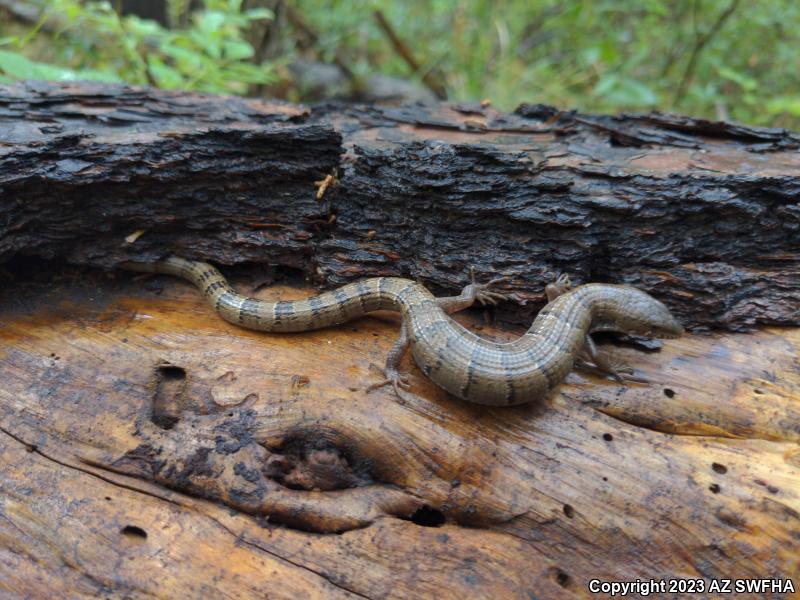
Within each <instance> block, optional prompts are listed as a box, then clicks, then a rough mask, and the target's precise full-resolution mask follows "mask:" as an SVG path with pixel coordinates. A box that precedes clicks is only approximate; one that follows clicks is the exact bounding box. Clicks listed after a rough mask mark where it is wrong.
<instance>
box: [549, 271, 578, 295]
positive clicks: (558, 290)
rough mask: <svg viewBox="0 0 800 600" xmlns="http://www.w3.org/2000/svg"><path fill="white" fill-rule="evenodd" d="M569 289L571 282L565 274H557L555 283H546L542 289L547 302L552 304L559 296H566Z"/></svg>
mask: <svg viewBox="0 0 800 600" xmlns="http://www.w3.org/2000/svg"><path fill="white" fill-rule="evenodd" d="M571 289H572V281H571V280H570V278H569V275H567V274H566V273H559V274H558V275H556V278H555V281H553V282H552V283H548V284H547V285H546V286H545V288H544V290H545V294H546V295H547V301H548V302H552V301H553V300H555V299H556V298H558V297H559V296H560V295H561V294H566V293H567V292H568V291H570V290H571Z"/></svg>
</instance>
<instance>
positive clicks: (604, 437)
mask: <svg viewBox="0 0 800 600" xmlns="http://www.w3.org/2000/svg"><path fill="white" fill-rule="evenodd" d="M603 439H604V440H605V441H607V442H611V441H613V440H614V436H613V435H611V434H610V433H604V434H603Z"/></svg>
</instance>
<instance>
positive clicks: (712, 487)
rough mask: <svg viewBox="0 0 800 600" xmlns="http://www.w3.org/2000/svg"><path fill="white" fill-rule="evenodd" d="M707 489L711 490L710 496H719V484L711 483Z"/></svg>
mask: <svg viewBox="0 0 800 600" xmlns="http://www.w3.org/2000/svg"><path fill="white" fill-rule="evenodd" d="M708 489H709V490H711V493H712V494H719V491H720V489H721V488H720V487H719V484H716V483H712V484H711V485H710V486H708Z"/></svg>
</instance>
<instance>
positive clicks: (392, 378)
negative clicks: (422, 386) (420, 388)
mask: <svg viewBox="0 0 800 600" xmlns="http://www.w3.org/2000/svg"><path fill="white" fill-rule="evenodd" d="M369 367H370V369H373V370H374V371H377V372H378V373H380V374H381V375H383V376H384V378H385V379H383V381H379V382H377V383H373V384H372V385H370V386H369V387H367V393H369V392H371V391H373V390H377V389H378V388H382V387H383V386H386V385H391V386H392V387H393V388H394V391H395V393H396V394H397V396H398V397H399V398H401V399H402V400H405V399H406V398H405V396H404V395H403V393H402V392H401V391H400V390H408V389H411V380H410V379H409V377H408V375H406V374H404V373H398V372H397V371H396V370H395V369H392V368H389V367H386V368H381V367H379V366H378V365H376V364H375V363H369Z"/></svg>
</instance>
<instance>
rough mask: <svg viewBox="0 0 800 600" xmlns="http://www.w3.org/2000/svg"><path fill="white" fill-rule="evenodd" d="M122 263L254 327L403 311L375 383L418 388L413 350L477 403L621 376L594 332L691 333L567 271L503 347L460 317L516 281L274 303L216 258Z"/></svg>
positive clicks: (308, 324) (666, 315)
mask: <svg viewBox="0 0 800 600" xmlns="http://www.w3.org/2000/svg"><path fill="white" fill-rule="evenodd" d="M121 266H123V267H124V268H127V269H131V270H134V271H139V272H145V273H164V274H169V275H176V276H178V277H182V278H183V279H186V280H188V281H190V282H192V283H193V284H194V285H195V286H197V287H198V288H199V289H200V290H201V291H202V292H203V294H204V295H205V297H206V298H207V300H208V302H209V303H210V304H211V305H212V306H213V308H214V310H215V311H216V312H217V313H219V315H220V316H221V317H222V318H223V319H225V320H226V321H229V322H230V323H233V324H235V325H239V326H242V327H245V328H248V329H255V330H261V331H269V332H301V331H311V330H314V329H321V328H324V327H331V326H334V325H338V324H341V323H345V322H347V321H350V320H352V319H356V318H358V317H361V316H363V315H366V314H367V313H370V312H373V311H376V310H394V311H399V312H400V314H401V315H402V324H401V328H400V338H399V339H398V341H397V342H396V343H395V344H394V346H393V347H392V349H391V350H390V351H389V354H388V357H387V359H386V364H385V367H384V368H383V369H382V372H383V374H384V380H382V381H381V382H379V383H376V384H374V385H371V386H369V388H368V389H375V388H377V387H380V386H383V385H392V386H393V387H394V390H395V392H396V393H397V394H398V396H400V397H401V398H402V397H403V395H402V393H401V390H407V389H409V387H410V381H409V378H408V376H407V375H406V374H402V373H400V372H399V371H398V366H399V363H400V360H401V359H402V357H403V356H404V355H405V353H406V351H408V350H409V348H410V350H411V353H412V355H413V357H414V360H415V362H416V363H417V365H418V366H419V368H420V369H421V370H422V372H423V373H424V374H425V375H426V376H427V377H428V378H429V379H431V381H433V382H434V383H436V384H437V385H438V386H439V387H441V388H443V389H444V390H446V391H447V392H449V393H451V394H453V395H454V396H457V397H458V398H461V399H462V400H466V401H468V402H472V403H476V404H483V405H490V406H511V405H516V404H523V403H527V402H533V401H537V400H541V399H543V398H546V397H547V396H549V395H550V394H551V393H552V392H553V391H554V390H555V389H556V388H557V387H558V385H559V384H560V383H561V382H562V381H563V380H564V378H565V377H566V376H567V373H569V371H570V370H571V369H572V368H573V366H574V364H575V362H576V361H577V360H579V359H581V358H586V357H588V358H589V359H590V360H591V361H592V362H593V363H594V364H595V365H596V366H597V367H598V368H599V369H600V370H602V371H604V372H606V373H609V374H611V375H613V376H614V377H616V378H621V375H620V373H622V372H626V371H627V372H630V370H627V369H625V368H621V367H619V366H617V365H615V364H613V363H612V362H611V361H609V360H608V359H607V358H604V357H603V355H602V354H601V353H599V352H598V351H597V348H596V347H595V345H594V342H593V341H592V339H591V336H590V334H591V333H593V332H598V331H619V332H624V333H628V334H635V335H646V336H651V337H656V338H675V337H679V336H680V335H682V334H683V328H682V327H681V325H680V323H678V321H677V320H676V319H675V318H674V317H673V316H672V314H671V313H670V312H669V309H668V308H667V307H666V306H665V305H664V304H662V303H661V302H660V301H659V300H656V299H655V298H653V297H652V296H650V295H649V294H647V293H646V292H643V291H641V290H639V289H637V288H635V287H631V286H626V285H618V284H605V283H588V284H584V285H580V286H577V287H574V288H573V287H572V285H571V283H570V281H569V278H568V277H565V276H562V277H560V278H559V279H558V280H557V281H555V282H554V283H551V284H549V285H548V286H547V287H546V294H547V297H548V300H549V302H548V304H547V305H546V306H545V307H544V308H543V309H542V310H541V311H540V312H539V314H538V315H537V316H536V319H535V320H534V321H533V324H532V325H531V327H530V328H529V329H528V331H527V332H526V333H525V334H524V335H522V336H521V337H520V338H518V339H516V340H514V341H511V342H506V343H498V342H493V341H490V340H486V339H484V338H481V337H480V336H478V335H476V334H474V333H472V332H471V331H469V330H467V329H466V328H465V327H463V326H462V325H460V324H459V323H457V322H456V321H455V320H453V319H452V318H451V317H450V315H451V314H453V313H455V312H458V311H460V310H463V309H465V308H468V307H470V306H472V305H473V304H474V303H475V302H476V301H477V302H481V303H483V304H496V303H497V302H498V301H500V300H503V299H506V298H507V297H508V294H504V293H501V292H498V291H496V289H495V288H496V286H497V285H498V284H500V283H503V282H505V281H507V278H497V279H493V280H491V281H489V282H487V283H484V284H478V283H476V282H475V280H474V275H473V277H472V283H470V284H469V285H467V286H466V287H465V288H464V289H463V290H462V291H461V293H460V294H459V295H458V296H448V297H440V298H437V297H434V295H433V294H432V293H431V292H430V291H428V290H427V289H426V288H425V287H424V286H422V285H421V284H419V283H417V282H415V281H412V280H409V279H403V278H400V277H373V278H369V279H364V280H361V281H358V282H355V283H349V284H347V285H344V286H342V287H340V288H337V289H334V290H331V291H327V292H323V293H321V294H319V295H317V296H313V297H311V298H307V299H304V300H290V301H279V302H269V301H266V300H261V299H258V298H248V297H245V296H242V295H240V294H238V293H237V292H236V291H234V290H233V288H231V286H230V285H229V284H228V282H227V280H226V279H225V277H224V276H223V275H222V273H220V272H219V271H218V270H217V269H216V268H215V267H213V266H212V265H210V264H208V263H204V262H199V261H192V260H186V259H183V258H179V257H177V256H172V257H169V258H167V259H165V260H161V261H156V262H150V263H142V262H125V263H123V264H122V265H121Z"/></svg>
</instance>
